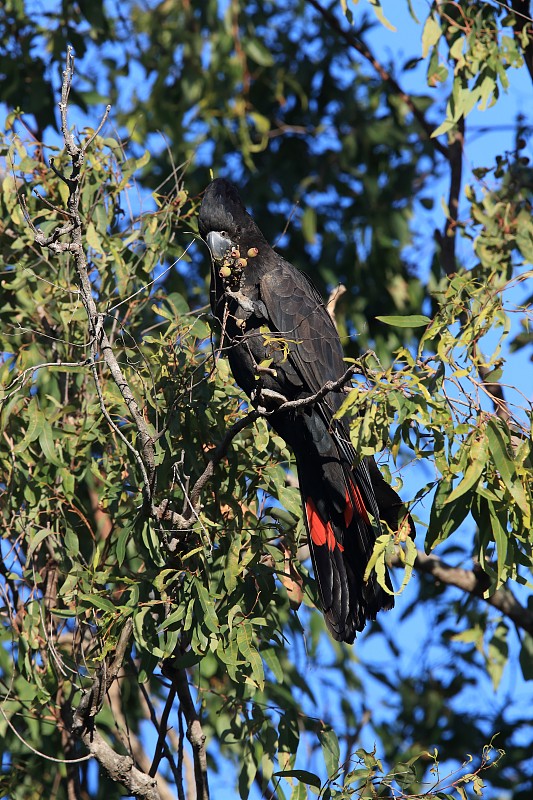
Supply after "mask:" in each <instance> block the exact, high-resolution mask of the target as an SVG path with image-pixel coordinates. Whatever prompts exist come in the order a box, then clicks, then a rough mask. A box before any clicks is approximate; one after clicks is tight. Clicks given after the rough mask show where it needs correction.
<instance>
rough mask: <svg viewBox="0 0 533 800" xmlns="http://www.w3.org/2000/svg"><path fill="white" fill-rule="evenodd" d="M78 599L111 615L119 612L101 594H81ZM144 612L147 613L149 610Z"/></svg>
mask: <svg viewBox="0 0 533 800" xmlns="http://www.w3.org/2000/svg"><path fill="white" fill-rule="evenodd" d="M78 597H79V599H80V600H83V601H84V602H85V603H88V604H89V605H90V606H95V608H99V609H100V610H101V611H108V612H110V613H111V614H116V612H117V609H116V606H115V605H113V603H112V602H111V600H108V599H107V597H102V596H101V595H99V594H83V593H81V592H80V594H79V595H78ZM143 610H144V611H147V609H143Z"/></svg>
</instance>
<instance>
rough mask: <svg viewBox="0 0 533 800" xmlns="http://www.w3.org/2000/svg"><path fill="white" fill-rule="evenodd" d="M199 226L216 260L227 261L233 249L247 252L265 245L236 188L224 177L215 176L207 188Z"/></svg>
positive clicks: (243, 252) (242, 252)
mask: <svg viewBox="0 0 533 800" xmlns="http://www.w3.org/2000/svg"><path fill="white" fill-rule="evenodd" d="M198 229H199V231H200V235H201V237H202V239H204V240H205V241H206V242H207V246H208V247H209V250H210V252H211V256H212V258H213V260H214V261H215V262H224V260H225V259H227V258H228V257H230V256H231V254H232V252H233V253H235V252H236V251H238V252H239V253H241V254H243V255H244V254H245V253H247V252H248V251H249V250H250V249H253V248H258V247H261V245H265V244H266V240H265V238H264V236H263V234H262V233H261V231H260V230H259V228H258V227H257V225H256V224H255V222H254V221H253V219H252V217H251V216H250V215H249V214H248V212H247V211H246V209H245V207H244V206H243V204H242V201H241V198H240V197H239V193H238V191H237V189H236V188H235V186H234V185H233V184H232V183H230V182H229V181H227V180H225V179H224V178H216V179H215V180H214V181H212V182H211V183H210V184H209V186H208V187H207V189H206V190H205V193H204V197H203V200H202V205H201V207H200V214H199V217H198Z"/></svg>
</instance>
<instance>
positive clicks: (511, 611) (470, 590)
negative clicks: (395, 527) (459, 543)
mask: <svg viewBox="0 0 533 800" xmlns="http://www.w3.org/2000/svg"><path fill="white" fill-rule="evenodd" d="M414 566H415V569H416V570H417V571H418V572H422V573H424V574H425V575H431V576H432V577H433V578H434V579H435V580H436V581H438V582H439V583H443V584H446V585H447V586H456V587H457V588H458V589H461V590H462V591H463V592H466V593H467V594H471V595H473V596H475V597H479V598H480V599H481V600H483V601H484V602H485V603H488V604H489V605H490V606H492V607H493V608H496V609H498V611H501V612H502V614H505V616H506V617H509V619H511V620H512V621H513V622H514V624H515V625H516V626H517V627H519V628H522V630H524V631H526V633H529V634H530V635H531V636H533V612H531V611H530V610H529V609H528V608H526V607H525V606H523V605H522V604H521V603H520V602H519V601H518V600H517V599H516V597H515V596H514V594H513V593H512V591H511V590H510V589H508V588H507V587H504V586H501V587H500V588H499V589H497V590H496V591H495V592H494V594H492V595H490V596H489V597H485V596H484V593H485V591H486V590H487V589H488V586H489V585H490V580H489V578H488V576H487V574H486V573H485V572H483V570H482V569H481V568H480V567H479V568H478V569H473V570H470V569H463V568H462V567H451V566H450V565H449V564H446V563H445V562H444V561H442V559H440V558H438V557H437V556H433V555H431V556H428V555H426V554H425V553H423V552H422V551H421V550H418V552H417V557H416V560H415V565H414Z"/></svg>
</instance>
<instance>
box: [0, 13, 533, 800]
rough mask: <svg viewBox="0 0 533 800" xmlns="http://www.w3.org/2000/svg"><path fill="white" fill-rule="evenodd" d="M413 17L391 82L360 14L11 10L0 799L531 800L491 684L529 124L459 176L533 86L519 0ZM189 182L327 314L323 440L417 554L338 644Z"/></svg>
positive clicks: (503, 576) (518, 657) (524, 586)
mask: <svg viewBox="0 0 533 800" xmlns="http://www.w3.org/2000/svg"><path fill="white" fill-rule="evenodd" d="M405 6H406V8H405V11H406V15H407V13H409V14H410V15H411V17H412V18H413V19H414V20H415V21H416V22H417V23H418V25H419V28H418V34H419V42H420V45H419V52H418V53H415V54H414V55H413V58H411V59H410V60H409V61H407V62H406V63H405V64H404V65H403V67H399V66H397V65H393V64H387V63H385V62H384V61H383V60H381V59H380V57H379V54H377V53H376V52H375V51H374V50H372V47H371V45H372V42H373V41H374V39H373V37H374V36H375V33H376V25H385V26H388V27H389V28H390V27H391V24H392V23H391V21H390V20H389V17H390V16H391V14H390V13H389V11H388V10H387V9H386V8H382V6H381V4H380V3H379V2H373V1H372V2H368V3H360V4H357V6H356V7H353V8H352V7H350V6H349V5H348V4H347V3H345V2H341V3H339V4H333V5H331V6H329V7H328V6H325V5H321V4H320V3H319V2H318V0H307V2H304V0H287V2H284V3H283V4H274V3H255V2H240V1H239V0H232V2H230V3H227V4H220V3H218V2H215V0H213V1H212V2H206V3H190V2H179V3H172V2H151V3H149V4H146V5H145V4H140V3H136V2H130V3H126V4H121V7H120V9H118V8H117V9H114V8H112V7H110V6H108V4H104V3H103V2H91V3H81V2H80V3H78V4H68V3H57V4H54V3H51V4H49V8H48V7H47V9H46V11H43V10H42V9H40V8H37V7H36V6H35V5H34V4H33V3H31V2H26V3H24V2H22V0H17V1H16V2H10V0H8V2H7V3H6V4H5V8H4V10H3V11H2V14H3V17H2V19H1V29H0V42H1V45H0V73H1V74H2V80H3V83H4V84H5V85H6V87H8V88H7V91H6V92H5V93H4V95H3V97H4V100H5V102H7V103H8V104H9V108H8V113H7V116H6V126H5V132H4V133H3V134H2V139H1V148H2V156H3V170H2V175H1V177H2V194H1V198H0V205H1V216H0V220H1V221H0V225H1V234H2V235H1V239H0V248H1V254H2V261H3V268H2V295H1V302H0V315H1V324H0V339H1V344H0V354H1V363H0V376H1V384H0V385H1V389H0V392H1V394H0V411H1V417H0V423H1V433H2V442H1V445H0V464H1V476H2V477H1V478H0V492H1V495H0V496H1V507H0V513H1V515H2V523H3V524H2V529H3V540H2V557H3V563H2V566H1V568H0V584H1V587H2V597H3V600H4V606H3V610H2V612H1V613H2V627H1V629H0V636H1V637H2V647H1V648H0V682H1V687H2V691H1V694H2V697H1V700H0V712H1V716H0V741H1V751H2V753H3V760H2V774H1V777H0V781H1V784H0V785H1V787H2V789H3V793H4V794H5V795H6V796H9V797H12V798H14V800H18V799H19V798H32V797H37V796H46V797H56V798H63V797H64V798H69V800H71V798H83V797H95V798H100V797H105V796H112V797H115V796H122V795H128V794H129V795H132V794H133V795H135V796H138V797H150V798H152V797H153V798H163V799H164V800H166V798H171V797H174V796H177V797H179V798H182V797H185V796H188V797H193V796H194V791H195V790H196V793H197V796H198V797H208V796H209V794H208V793H209V788H208V784H209V782H210V783H211V787H213V786H215V787H216V788H215V790H214V791H215V792H216V793H217V794H218V793H219V792H220V791H225V792H227V791H228V789H227V786H228V785H229V786H231V789H230V790H229V791H230V792H231V793H232V795H233V794H235V793H236V792H238V793H239V794H240V796H241V797H243V798H246V797H248V796H251V797H259V796H264V797H278V798H288V797H291V798H294V800H299V799H300V798H303V797H306V796H308V793H310V794H320V796H323V797H331V798H344V797H346V798H348V797H352V796H355V797H374V796H376V797H378V796H383V797H399V798H402V797H406V798H407V797H415V796H416V797H418V796H421V795H423V796H425V797H430V798H432V797H434V798H437V797H438V798H454V800H456V798H460V799H461V800H462V799H463V798H466V797H468V796H472V792H473V793H474V795H479V796H481V795H485V796H487V797H498V796H500V795H499V793H500V792H503V791H506V790H507V791H509V790H510V791H512V792H513V797H515V798H520V797H524V798H525V797H528V796H529V794H530V792H531V769H530V766H528V764H527V754H528V752H529V750H530V747H531V740H532V736H531V728H530V719H529V715H528V712H527V707H525V705H524V704H522V705H520V703H519V702H518V698H515V697H514V696H512V693H511V692H510V691H509V690H508V689H502V687H505V686H506V685H507V684H508V682H509V679H506V677H505V676H506V675H508V674H509V673H510V672H512V671H513V670H514V674H517V671H519V675H520V679H519V680H520V685H521V686H523V687H524V689H523V691H524V692H527V691H528V688H527V687H528V684H526V681H530V680H531V679H532V677H533V671H532V666H531V665H532V659H533V610H532V606H531V600H530V589H531V583H532V578H531V572H532V540H531V530H532V519H531V517H532V513H533V512H532V509H533V500H532V485H531V473H532V468H533V464H532V460H533V453H532V444H531V434H532V423H533V418H532V406H531V401H530V400H528V398H527V395H528V392H530V386H529V382H528V380H527V376H526V375H525V374H524V375H521V374H520V370H519V369H517V368H516V367H514V366H513V363H514V361H515V360H518V359H522V360H521V361H520V362H519V363H524V359H523V357H524V355H525V354H527V353H528V351H529V348H530V346H531V332H530V328H529V324H530V318H531V310H530V309H531V296H529V295H528V290H527V289H524V288H523V287H524V286H526V287H527V283H526V280H527V278H528V277H530V276H531V266H530V264H531V262H532V260H533V258H532V256H533V222H532V216H531V168H530V166H529V162H528V159H527V156H526V150H527V139H528V136H529V129H528V127H527V122H528V121H527V119H525V118H520V119H518V120H517V121H516V125H515V126H514V143H513V145H512V147H509V148H508V149H507V150H504V149H503V148H502V150H501V152H499V153H498V154H497V155H496V158H495V161H494V163H486V164H484V165H483V166H476V168H475V169H473V170H472V171H471V173H470V174H469V175H468V177H467V179H466V181H465V180H464V177H463V171H464V164H465V159H466V158H468V155H469V153H471V152H472V150H471V148H472V146H474V147H475V140H473V142H474V144H473V145H472V142H471V140H470V137H469V125H470V119H471V116H472V114H473V113H474V110H475V108H479V107H481V108H482V109H487V108H489V107H490V106H491V105H493V104H495V103H496V104H497V103H498V102H500V101H501V97H500V95H501V93H502V92H505V91H512V87H513V80H514V79H515V76H516V75H517V74H519V70H523V69H524V66H523V65H524V64H525V68H527V69H529V70H530V73H532V76H533V67H532V66H531V65H532V63H533V62H532V51H533V38H532V26H533V23H532V22H531V20H530V19H529V17H530V13H529V3H523V2H522V3H521V2H515V3H513V4H510V5H509V7H507V6H505V4H501V3H468V2H462V0H461V2H453V3H452V2H438V3H433V4H432V5H431V7H427V8H426V7H425V6H424V7H423V10H422V12H420V11H419V9H418V8H415V7H414V6H415V4H414V3H412V2H409V0H408V2H407V3H406V4H405ZM417 15H418V16H417ZM524 20H525V22H524ZM399 34H400V35H401V30H400V31H399ZM68 43H71V44H72V45H73V46H74V48H75V50H76V52H77V56H78V62H77V67H76V73H75V74H74V75H73V72H72V63H71V60H70V56H69V60H68V61H67V69H66V72H65V53H66V52H67V45H68ZM420 61H421V63H422V64H423V67H424V69H425V71H426V77H425V83H424V75H423V72H421V71H420V65H419V63H418V62H420ZM413 70H418V71H417V72H416V74H417V75H420V76H421V77H420V82H419V90H418V91H417V92H416V93H408V92H407V91H406V89H405V88H404V82H407V81H408V80H409V79H411V82H412V78H411V75H412V72H413ZM59 97H61V102H62V107H61V110H60V113H56V107H55V103H56V101H57V99H58V98H59ZM104 99H105V101H106V102H107V101H108V100H109V102H110V104H111V112H110V115H109V118H108V117H107V113H108V112H106V115H105V116H104V118H102V117H101V111H100V106H101V103H102V100H104ZM67 107H68V114H69V115H70V116H68V117H67ZM73 120H76V121H77V122H78V124H77V125H76V126H74V132H73V133H72V129H73V126H72V123H73ZM80 120H81V122H80ZM99 120H102V125H99ZM54 128H55V130H54ZM78 129H81V130H78ZM59 130H61V135H60V136H59V135H58V131H59ZM50 159H52V160H50ZM210 169H213V170H214V171H215V173H216V174H221V175H222V174H223V175H225V176H227V177H229V178H230V179H232V180H234V181H236V182H238V183H239V184H240V186H241V187H242V190H243V196H244V198H245V200H246V203H247V205H249V206H250V207H251V208H252V209H253V211H254V214H255V216H256V218H257V219H258V221H259V222H260V225H261V228H262V229H263V230H264V232H265V234H266V235H267V236H268V237H269V238H270V239H271V240H272V241H276V240H277V241H278V246H279V248H280V249H281V250H282V252H283V254H284V255H285V257H287V258H288V259H290V260H291V261H293V262H294V263H296V264H297V265H299V266H301V267H302V268H303V269H305V270H306V271H307V272H308V273H309V274H310V275H311V276H312V277H313V280H314V281H315V282H316V283H317V285H318V286H319V287H320V288H321V289H322V290H323V292H324V293H325V294H329V293H330V292H331V291H332V290H333V289H335V287H336V286H337V284H338V283H339V282H342V283H343V284H344V285H345V287H346V291H345V292H344V293H343V294H342V295H341V293H340V292H339V293H338V295H335V293H334V292H333V293H332V311H333V313H334V315H335V319H336V323H337V325H338V328H339V332H340V334H341V336H342V338H343V341H344V342H345V345H346V354H347V359H348V363H349V364H353V368H354V374H355V376H356V379H355V381H354V383H353V386H352V388H351V391H350V392H349V394H348V395H347V397H346V401H345V403H344V406H343V408H342V409H341V412H340V413H342V414H344V415H345V416H346V417H347V418H349V420H350V425H351V432H352V440H353V442H354V445H355V447H356V449H357V451H358V453H360V454H361V455H366V454H373V453H379V452H382V451H386V452H389V453H390V458H389V459H388V460H387V461H384V463H383V464H382V468H383V470H384V471H385V473H386V475H387V476H388V478H389V479H390V480H391V481H393V482H394V483H395V485H396V486H397V487H400V488H401V486H402V481H405V486H404V488H403V490H402V495H403V496H404V498H405V499H406V500H407V501H410V503H411V508H412V513H413V514H414V515H415V516H416V517H417V518H418V520H419V522H418V538H417V541H416V543H413V542H412V541H411V540H410V539H408V538H407V540H406V541H404V540H403V538H404V537H402V536H401V535H398V534H397V535H394V534H392V533H390V532H387V533H386V534H385V535H384V536H382V537H381V538H380V539H379V541H378V542H377V545H376V549H375V552H374V557H373V560H372V564H371V567H372V568H375V569H376V571H377V574H378V576H379V575H383V573H384V568H385V564H386V563H387V564H389V565H392V566H393V568H394V571H395V586H396V588H397V590H398V592H400V591H403V589H404V586H405V585H406V584H408V587H407V589H406V591H405V594H404V595H403V596H402V597H401V598H399V599H398V600H397V604H396V609H395V610H394V611H393V612H391V613H390V614H388V615H381V617H380V619H379V620H378V621H377V622H376V623H375V624H374V625H373V626H371V628H370V629H369V630H368V632H367V633H365V635H364V636H363V637H361V639H360V640H358V642H356V645H355V647H354V648H350V647H346V646H341V645H339V644H338V643H335V642H332V641H331V640H329V639H328V637H327V634H326V633H325V630H324V626H323V622H322V617H321V615H320V614H319V613H316V612H315V604H316V600H317V592H316V587H315V584H314V580H313V578H312V576H311V575H310V573H309V571H308V568H309V562H308V552H307V549H306V544H305V534H304V530H303V526H302V522H301V516H300V513H301V512H300V500H299V492H298V489H297V487H296V486H295V481H294V478H293V473H292V467H293V462H292V456H291V453H290V452H289V451H288V450H287V448H286V447H285V445H284V442H283V441H282V440H281V439H280V438H279V437H277V436H276V435H274V434H273V433H272V431H271V430H270V429H269V427H268V419H267V418H266V416H265V415H264V414H263V415H262V414H261V413H259V412H258V411H257V410H254V409H251V408H250V407H249V406H248V404H247V401H246V398H245V397H244V396H243V395H242V393H241V392H240V390H238V389H237V388H236V386H235V384H234V383H233V381H232V378H231V374H230V372H229V367H228V365H227V362H226V360H225V359H224V357H223V355H224V354H223V353H220V352H219V350H218V349H217V348H218V341H219V331H218V330H217V327H216V325H215V324H214V323H213V321H212V319H211V316H210V312H209V307H208V286H207V285H206V276H207V274H208V263H207V262H208V259H207V254H206V251H205V250H204V249H202V247H201V246H200V245H199V243H198V240H197V236H196V231H197V225H196V212H197V208H198V204H199V193H200V190H201V189H202V188H203V187H204V186H205V185H206V183H207V182H208V180H209V171H210ZM436 179H441V180H444V181H446V182H447V186H448V188H447V192H448V194H447V198H446V201H445V202H443V203H442V204H441V206H442V207H439V203H438V198H437V197H436V196H435V194H436V192H437V191H440V190H436V189H435V180H436ZM463 184H464V185H463ZM431 211H432V216H431V219H432V223H433V226H434V227H435V226H437V227H438V229H439V230H437V233H436V234H435V235H434V236H433V235H431V236H430V237H429V238H428V237H424V236H423V234H422V231H421V230H420V229H419V228H418V223H417V221H418V219H420V218H422V217H424V219H427V214H428V213H429V212H431ZM424 215H426V216H424ZM435 548H439V549H438V551H437V555H435V554H433V551H434V549H435ZM442 555H444V556H445V557H446V558H447V561H446V562H445V561H443V560H442ZM428 620H429V623H428ZM413 641H416V645H415V646H414V649H413ZM413 654H414V655H413ZM513 665H514V666H513ZM487 677H488V680H489V681H490V683H491V686H492V688H491V689H489V688H488V687H487ZM506 680H507V682H506ZM512 680H514V678H513V679H512ZM512 680H511V683H512ZM491 692H493V693H492V694H491ZM472 697H474V698H475V701H476V702H473V701H472ZM485 697H488V698H489V700H488V701H486V702H485V701H483V702H481V701H479V698H485ZM496 735H497V736H496ZM185 737H187V738H188V740H189V744H188V745H187V744H186V742H185ZM94 763H96V764H98V770H96V771H95V770H92V768H91V764H94ZM219 787H225V788H222V789H221V788H219Z"/></svg>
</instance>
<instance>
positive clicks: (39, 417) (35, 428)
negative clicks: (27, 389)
mask: <svg viewBox="0 0 533 800" xmlns="http://www.w3.org/2000/svg"><path fill="white" fill-rule="evenodd" d="M27 413H28V427H27V428H26V433H25V434H24V438H23V439H22V440H21V441H20V442H18V443H17V444H16V445H15V447H14V451H15V453H21V452H23V451H24V450H26V449H27V447H28V445H29V444H31V442H33V441H34V440H35V439H37V438H38V437H39V436H40V435H41V431H42V429H43V425H44V423H45V416H44V413H43V412H42V411H41V409H40V408H39V404H38V402H37V399H36V398H35V397H32V399H31V400H30V403H29V405H28V412H27Z"/></svg>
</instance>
